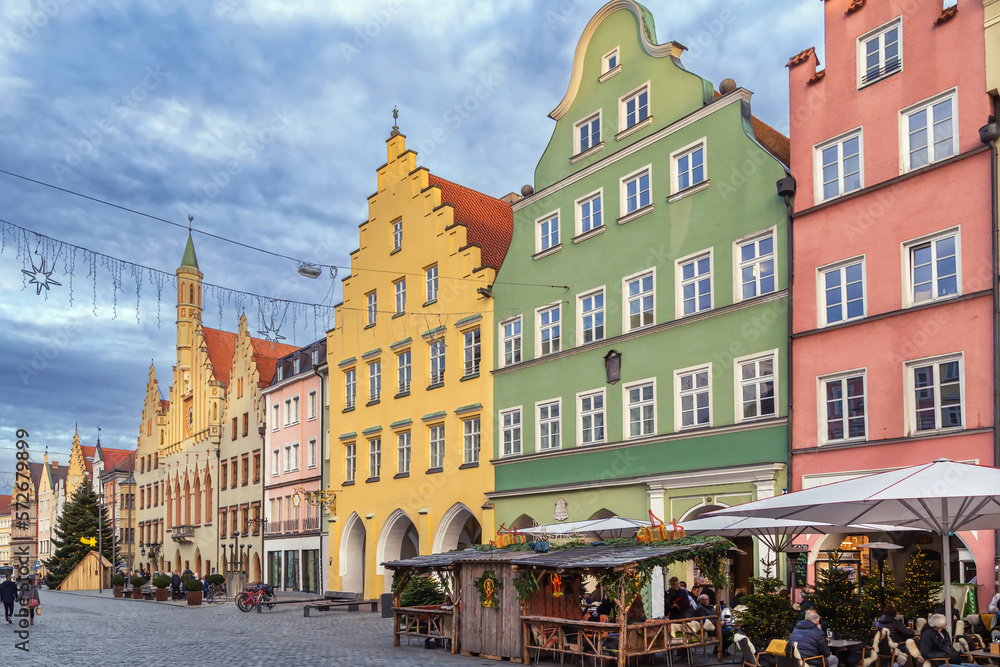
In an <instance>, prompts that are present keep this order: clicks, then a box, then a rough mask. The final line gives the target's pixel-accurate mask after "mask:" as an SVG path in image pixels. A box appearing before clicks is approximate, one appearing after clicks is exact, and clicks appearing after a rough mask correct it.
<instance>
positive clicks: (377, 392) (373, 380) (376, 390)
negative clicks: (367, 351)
mask: <svg viewBox="0 0 1000 667" xmlns="http://www.w3.org/2000/svg"><path fill="white" fill-rule="evenodd" d="M381 396H382V361H381V360H379V361H373V362H372V363H370V364H368V402H369V403H375V402H377V401H378V400H379V398H380V397H381Z"/></svg>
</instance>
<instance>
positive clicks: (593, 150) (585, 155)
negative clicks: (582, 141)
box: [569, 141, 604, 164]
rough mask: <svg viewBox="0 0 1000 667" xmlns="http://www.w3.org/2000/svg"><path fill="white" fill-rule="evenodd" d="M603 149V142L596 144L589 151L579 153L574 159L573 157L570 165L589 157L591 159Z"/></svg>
mask: <svg viewBox="0 0 1000 667" xmlns="http://www.w3.org/2000/svg"><path fill="white" fill-rule="evenodd" d="M602 148H604V142H603V141H602V142H601V143H599V144H594V145H593V146H591V147H590V148H588V149H587V150H585V151H580V152H579V153H577V154H576V155H574V156H573V157H571V158H570V159H569V161H570V164H576V163H577V162H579V161H580V160H586V159H587V158H588V157H590V156H591V155H593V154H594V153H597V152H598V151H600V150H601V149H602Z"/></svg>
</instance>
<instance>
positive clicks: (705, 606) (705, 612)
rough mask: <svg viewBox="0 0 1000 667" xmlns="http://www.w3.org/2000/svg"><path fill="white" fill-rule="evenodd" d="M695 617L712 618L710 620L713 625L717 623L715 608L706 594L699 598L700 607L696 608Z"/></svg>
mask: <svg viewBox="0 0 1000 667" xmlns="http://www.w3.org/2000/svg"><path fill="white" fill-rule="evenodd" d="M694 616H695V618H698V617H701V616H710V617H711V618H709V619H708V620H710V621H712V622H713V624H714V623H715V606H714V605H712V604H711V603H710V601H709V599H708V595H706V594H705V593H702V594H701V595H699V596H698V605H697V606H696V607H695V608H694ZM701 624H702V625H704V624H705V619H702V621H701Z"/></svg>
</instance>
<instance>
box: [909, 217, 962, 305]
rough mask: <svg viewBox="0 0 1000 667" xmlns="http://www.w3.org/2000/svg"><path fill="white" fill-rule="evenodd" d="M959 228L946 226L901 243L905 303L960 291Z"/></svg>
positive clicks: (942, 297) (924, 300)
mask: <svg viewBox="0 0 1000 667" xmlns="http://www.w3.org/2000/svg"><path fill="white" fill-rule="evenodd" d="M961 247H962V245H961V235H960V230H959V229H957V228H955V229H950V230H947V231H944V232H938V233H937V234H934V235H931V236H925V237H922V238H920V239H916V240H914V241H909V242H907V243H905V244H903V266H904V268H905V271H906V274H905V282H904V284H905V286H906V295H905V297H906V298H905V305H907V306H913V305H916V304H919V303H924V302H926V301H936V300H938V299H946V298H949V297H953V296H957V295H959V294H961V293H962V262H961Z"/></svg>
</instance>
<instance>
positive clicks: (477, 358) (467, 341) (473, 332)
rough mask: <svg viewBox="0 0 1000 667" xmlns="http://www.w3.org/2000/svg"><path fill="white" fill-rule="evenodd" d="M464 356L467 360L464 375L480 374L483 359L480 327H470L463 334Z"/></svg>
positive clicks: (465, 360)
mask: <svg viewBox="0 0 1000 667" xmlns="http://www.w3.org/2000/svg"><path fill="white" fill-rule="evenodd" d="M462 357H463V360H464V362H465V368H464V371H465V372H464V373H463V375H464V376H465V377H470V376H472V375H479V364H480V362H481V361H482V348H481V345H480V335H479V327H476V328H474V329H469V330H468V331H466V332H465V333H463V334H462Z"/></svg>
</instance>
